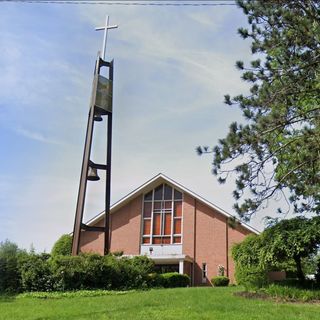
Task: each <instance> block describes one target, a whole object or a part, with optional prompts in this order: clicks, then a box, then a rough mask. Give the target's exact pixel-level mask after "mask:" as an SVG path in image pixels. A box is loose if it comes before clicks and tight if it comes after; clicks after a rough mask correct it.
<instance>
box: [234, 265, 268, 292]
mask: <svg viewBox="0 0 320 320" xmlns="http://www.w3.org/2000/svg"><path fill="white" fill-rule="evenodd" d="M235 278H236V281H237V284H239V285H242V286H244V287H245V289H253V288H262V287H263V286H265V285H267V284H268V278H267V272H266V270H264V269H262V268H260V267H259V266H250V267H249V266H239V265H237V264H236V272H235Z"/></svg>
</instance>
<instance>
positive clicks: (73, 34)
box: [0, 3, 276, 252]
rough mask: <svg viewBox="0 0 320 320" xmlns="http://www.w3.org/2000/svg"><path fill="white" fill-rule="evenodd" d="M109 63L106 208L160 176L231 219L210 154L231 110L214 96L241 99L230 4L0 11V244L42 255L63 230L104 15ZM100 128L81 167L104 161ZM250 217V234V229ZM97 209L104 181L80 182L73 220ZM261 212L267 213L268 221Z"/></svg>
mask: <svg viewBox="0 0 320 320" xmlns="http://www.w3.org/2000/svg"><path fill="white" fill-rule="evenodd" d="M106 14H108V15H109V16H110V23H111V24H118V25H119V28H118V29H115V30H111V31H109V36H108V44H107V54H106V58H107V60H110V59H114V60H115V69H114V100H113V110H114V112H113V148H112V152H113V154H112V190H111V193H112V203H114V202H115V201H117V200H119V199H120V198H121V197H123V196H125V195H126V194H127V193H129V192H130V191H132V190H133V189H135V188H136V187H138V186H139V185H141V184H143V183H144V182H146V181H147V180H149V179H150V178H152V177H153V176H155V175H157V174H158V173H160V172H161V173H163V174H165V175H167V176H169V177H170V178H172V179H173V180H175V181H177V182H179V183H181V184H182V185H184V186H185V187H187V188H189V189H191V190H192V191H194V192H196V193H198V194H199V195H201V196H203V197H204V198H206V199H207V200H209V201H211V202H213V203H214V204H216V205H218V206H219V207H221V208H223V209H225V210H227V211H228V212H229V213H231V214H236V213H235V212H234V210H233V203H234V199H233V198H232V190H233V188H234V184H233V180H232V178H231V180H230V181H229V182H228V183H227V184H225V185H220V184H219V183H218V182H217V180H216V177H215V176H213V175H212V174H211V169H212V166H211V163H212V157H211V156H209V155H208V156H202V157H199V156H198V155H197V154H196V152H195V148H196V147H197V146H198V145H208V146H214V145H215V144H217V142H218V139H219V138H223V137H224V136H225V135H226V133H227V131H228V127H229V125H230V123H231V122H232V121H242V120H241V119H242V118H241V113H240V111H239V110H238V109H237V108H235V107H230V106H227V105H225V104H224V103H223V100H224V99H223V96H224V95H225V94H230V95H236V94H239V93H246V92H247V91H248V85H247V84H246V83H245V82H243V81H242V80H241V78H240V76H241V73H240V72H239V71H237V70H236V68H235V62H236V61H237V60H244V61H249V60H250V59H251V58H252V57H251V56H250V42H249V41H245V40H243V39H241V38H240V36H239V35H238V34H237V28H239V27H241V26H246V17H245V16H244V15H243V14H242V12H241V10H240V9H238V8H237V7H236V6H215V7H147V6H143V7H142V6H140V7H139V6H107V5H84V4H82V5H62V4H34V3H29V4H27V3H1V4H0V28H1V32H0V49H1V54H0V70H1V77H0V88H1V90H0V145H1V153H0V159H1V167H0V241H4V240H5V239H9V240H11V241H13V242H16V243H17V244H18V245H19V246H20V247H22V248H26V249H28V248H30V246H31V245H33V246H34V247H35V249H36V250H37V251H46V252H50V250H51V247H52V245H53V243H54V242H55V241H56V240H57V239H58V238H59V237H60V236H61V235H62V234H64V233H69V232H71V231H72V229H73V221H74V214H75V208H76V199H77V192H78V187H79V179H80V169H81V162H82V153H83V147H84V139H85V130H86V122H87V115H88V108H89V100H90V94H91V84H92V76H93V69H94V64H95V59H96V56H97V51H98V50H101V47H102V39H103V33H102V32H101V31H100V32H97V31H95V27H97V26H102V25H103V24H104V22H105V16H106ZM105 140H106V129H105V121H103V122H102V123H96V127H95V134H94V145H93V150H92V160H93V161H95V162H98V163H103V162H104V161H105V160H104V159H105V158H104V157H105V152H106V147H105ZM273 206H276V205H275V204H272V203H271V204H269V207H268V208H267V210H264V211H262V212H260V213H258V214H257V215H256V216H255V217H254V218H253V219H252V221H251V223H250V224H251V225H252V226H253V227H256V228H258V229H260V230H261V229H262V227H263V222H262V218H263V216H264V215H265V214H266V212H267V211H270V210H272V209H271V208H272V207H273ZM103 207H104V179H103V178H102V179H101V181H100V182H95V183H92V182H89V185H88V192H87V198H86V210H85V219H89V218H90V217H92V216H94V215H96V214H97V213H99V212H100V211H101V210H103ZM268 214H270V212H268Z"/></svg>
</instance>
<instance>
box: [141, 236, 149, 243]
mask: <svg viewBox="0 0 320 320" xmlns="http://www.w3.org/2000/svg"><path fill="white" fill-rule="evenodd" d="M142 243H145V244H150V238H149V237H147V238H142Z"/></svg>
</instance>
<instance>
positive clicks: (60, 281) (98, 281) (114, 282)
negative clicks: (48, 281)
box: [51, 254, 154, 291]
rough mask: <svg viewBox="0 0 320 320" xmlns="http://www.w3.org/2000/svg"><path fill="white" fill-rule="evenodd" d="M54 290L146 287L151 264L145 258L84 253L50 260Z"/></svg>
mask: <svg viewBox="0 0 320 320" xmlns="http://www.w3.org/2000/svg"><path fill="white" fill-rule="evenodd" d="M51 263H52V272H53V275H54V279H55V282H56V285H55V290H63V291H64V290H77V289H118V290H119V289H120V290H125V289H134V288H145V287H147V286H148V284H147V283H148V274H149V273H150V272H152V271H153V266H154V263H153V261H152V260H150V259H149V258H147V257H134V258H126V257H116V256H114V255H108V256H100V255H97V254H86V255H80V256H75V257H72V256H70V257H68V256H56V257H53V259H52V262H51Z"/></svg>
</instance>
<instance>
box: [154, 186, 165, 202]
mask: <svg viewBox="0 0 320 320" xmlns="http://www.w3.org/2000/svg"><path fill="white" fill-rule="evenodd" d="M162 191H163V185H161V186H159V187H157V188H155V189H154V200H162Z"/></svg>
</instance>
